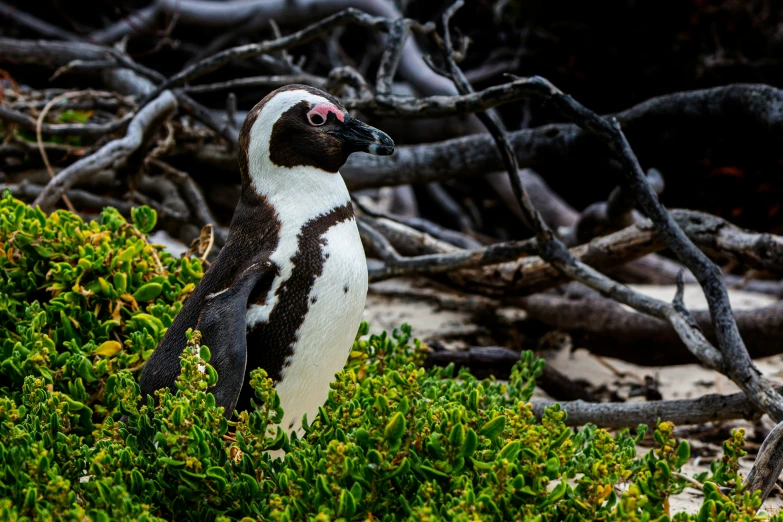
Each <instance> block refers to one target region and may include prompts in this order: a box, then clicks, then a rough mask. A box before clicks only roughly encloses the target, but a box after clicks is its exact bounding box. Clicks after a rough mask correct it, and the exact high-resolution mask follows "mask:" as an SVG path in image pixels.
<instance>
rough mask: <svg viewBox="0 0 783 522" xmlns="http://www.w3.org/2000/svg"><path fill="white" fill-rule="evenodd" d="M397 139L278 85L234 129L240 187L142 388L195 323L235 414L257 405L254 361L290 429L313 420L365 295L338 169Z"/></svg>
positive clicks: (161, 374) (221, 396)
mask: <svg viewBox="0 0 783 522" xmlns="http://www.w3.org/2000/svg"><path fill="white" fill-rule="evenodd" d="M393 150H394V143H393V142H392V140H391V139H390V138H389V137H388V136H387V135H386V134H384V133H383V132H381V131H379V130H377V129H375V128H373V127H370V126H368V125H366V124H364V123H362V122H360V121H358V120H356V119H354V118H352V117H351V116H350V115H349V114H348V113H347V112H346V111H345V109H344V108H343V106H342V105H341V104H340V103H339V102H338V101H337V100H336V99H334V98H333V97H331V96H330V95H328V94H326V93H324V92H321V91H319V90H317V89H313V88H311V87H306V86H301V85H292V86H287V87H283V88H281V89H278V90H276V91H274V92H272V93H271V94H269V95H268V96H267V97H265V98H264V99H263V100H262V101H261V102H259V103H258V105H256V106H255V107H254V108H253V110H252V111H250V113H249V114H248V116H247V118H246V120H245V123H244V125H243V126H242V130H241V132H240V136H239V151H238V154H239V165H240V171H241V174H242V194H241V197H240V200H239V204H238V205H237V208H236V211H235V214H234V218H233V220H232V222H231V228H230V231H229V234H228V238H227V240H226V244H225V246H224V247H223V250H222V251H221V252H220V255H219V256H218V258H217V259H216V260H215V262H214V263H213V264H212V266H211V267H210V268H209V269H208V270H207V271H206V273H205V274H204V277H203V279H202V280H201V282H200V283H199V284H198V286H197V287H196V289H195V290H194V292H193V294H192V295H191V296H190V297H189V298H188V299H187V300H186V301H185V303H184V306H183V308H182V310H181V311H180V313H179V314H178V315H177V317H176V319H175V320H174V322H173V324H172V325H171V327H170V328H169V329H168V331H167V332H166V335H165V336H164V338H163V340H162V341H161V343H160V345H159V346H158V347H157V349H156V350H155V351H154V352H153V354H152V356H151V357H150V359H149V361H148V362H147V364H146V365H145V368H144V371H143V373H142V376H141V383H140V384H141V389H142V393H143V394H145V395H147V394H151V393H152V392H154V391H155V390H156V389H159V388H163V387H172V386H173V384H174V381H175V379H176V378H177V376H178V375H179V373H180V364H179V356H180V354H181V352H182V350H183V349H184V346H185V343H186V339H185V332H186V331H187V329H188V328H194V329H199V330H200V331H201V333H202V342H203V344H205V345H207V346H209V348H210V350H211V352H212V360H211V364H212V365H213V366H214V367H215V369H216V370H217V373H218V383H217V385H216V386H215V388H214V389H213V390H212V391H213V393H214V395H215V398H216V402H217V404H218V405H220V406H224V407H225V408H226V415H227V416H230V415H232V414H233V412H234V410H235V409H237V410H240V411H241V410H243V409H247V408H249V407H250V399H251V397H252V389H250V387H249V385H247V383H248V381H249V374H250V371H251V370H253V369H255V368H259V367H260V368H264V369H265V370H266V372H267V373H268V374H269V376H270V377H271V378H272V379H273V380H274V381H275V383H276V389H277V391H278V394H279V395H280V399H281V403H282V407H283V409H284V412H285V413H284V418H283V422H282V426H283V427H284V428H286V429H299V428H300V427H301V419H302V415H303V414H304V413H306V414H307V417H308V419H311V420H312V419H313V418H314V416H315V414H316V413H317V411H318V407H319V406H320V405H322V404H323V402H324V401H325V400H326V398H327V395H328V391H329V383H330V382H331V381H332V379H333V377H334V374H335V373H336V372H337V371H339V370H340V369H342V367H343V365H344V364H345V361H346V359H347V357H348V353H349V350H350V348H351V344H352V341H353V338H354V336H355V335H356V331H357V329H358V326H359V323H360V321H361V316H362V311H363V309H364V302H365V298H366V295H367V264H366V260H365V257H364V251H363V249H362V245H361V240H360V239H359V232H358V230H357V227H356V221H355V219H354V215H353V208H352V206H351V201H350V196H349V194H348V190H347V188H346V186H345V183H344V182H343V179H342V177H341V176H340V174H339V172H338V169H339V168H340V167H341V166H342V165H343V164H344V163H345V161H346V159H347V158H348V156H349V155H350V154H351V153H353V152H359V151H363V152H369V153H372V154H380V155H388V154H391V153H392V152H393Z"/></svg>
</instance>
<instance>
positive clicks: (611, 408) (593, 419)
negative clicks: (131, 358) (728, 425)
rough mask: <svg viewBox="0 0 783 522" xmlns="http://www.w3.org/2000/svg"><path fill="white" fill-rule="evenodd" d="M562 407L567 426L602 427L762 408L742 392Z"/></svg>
mask: <svg viewBox="0 0 783 522" xmlns="http://www.w3.org/2000/svg"><path fill="white" fill-rule="evenodd" d="M532 404H533V413H534V414H535V415H536V417H538V418H539V419H540V418H541V416H542V415H543V413H544V410H545V409H546V408H548V407H549V406H553V405H554V404H556V403H555V402H554V401H543V400H536V401H532ZM559 404H560V407H561V409H563V410H565V411H566V412H567V413H568V416H567V418H566V420H565V423H566V424H567V425H568V426H583V425H585V424H587V423H593V424H596V425H598V426H601V427H602V428H635V427H637V426H638V425H639V424H646V425H648V426H655V425H656V424H657V423H658V421H659V420H667V421H671V422H673V423H675V424H677V425H686V424H704V423H706V422H717V421H725V420H732V419H755V418H758V417H760V416H761V412H760V411H759V410H758V409H757V408H756V407H755V405H754V404H753V403H752V402H751V401H750V400H749V399H748V398H747V396H746V395H745V394H744V393H734V394H732V395H718V394H712V395H705V396H703V397H699V398H698V399H682V400H671V401H646V402H621V403H616V402H608V403H606V402H604V403H593V402H584V401H571V402H560V403H559Z"/></svg>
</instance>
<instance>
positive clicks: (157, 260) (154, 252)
mask: <svg viewBox="0 0 783 522" xmlns="http://www.w3.org/2000/svg"><path fill="white" fill-rule="evenodd" d="M126 225H127V226H128V227H129V228H130V230H131V232H133V234H134V235H136V236H137V237H138V238H139V239H141V240H142V241H144V243H145V244H146V245H147V246H148V247H150V252H152V258H153V259H154V260H155V264H156V265H158V272H160V273H161V274H162V273H163V264H162V263H161V262H160V258H159V257H158V251H157V249H156V248H155V247H154V246H152V245H150V242H149V241H148V240H147V237H146V236H145V235H144V234H142V233H141V232H139V231H138V230H137V229H136V227H134V226H133V225H131V224H130V223H126Z"/></svg>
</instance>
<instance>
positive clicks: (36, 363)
mask: <svg viewBox="0 0 783 522" xmlns="http://www.w3.org/2000/svg"><path fill="white" fill-rule="evenodd" d="M133 217H134V223H135V226H134V225H131V224H128V223H126V222H125V220H124V219H123V218H122V217H121V216H120V215H119V214H117V212H115V211H113V210H111V209H107V210H106V211H104V213H103V214H102V216H101V220H100V222H99V223H89V224H87V223H84V222H83V221H82V220H81V219H80V218H78V217H76V216H74V215H72V214H69V213H67V212H63V211H59V212H56V213H54V214H52V215H51V216H49V217H46V216H44V215H43V214H42V213H41V212H40V211H38V210H34V209H31V208H29V207H27V206H25V205H24V204H22V203H21V202H19V201H16V200H14V199H13V198H11V197H10V196H9V195H7V194H6V195H5V196H4V197H3V198H2V200H0V245H1V246H2V252H1V253H0V254H2V255H0V303H2V304H1V305H0V345H1V346H2V352H0V520H8V519H11V520H13V519H45V520H87V519H91V520H110V519H122V520H157V519H164V520H198V521H205V520H214V519H220V520H240V519H243V520H281V521H282V520H338V519H342V520H460V521H461V520H465V521H467V520H506V519H513V520H573V521H577V520H629V521H647V520H668V519H669V516H670V515H672V514H670V513H668V500H667V499H668V497H669V496H670V495H672V494H676V493H678V492H679V491H681V490H682V489H683V487H684V486H685V482H684V481H683V480H682V479H680V478H677V477H676V476H675V475H674V474H673V472H675V471H677V470H678V469H679V468H680V467H681V466H682V465H683V464H684V463H685V462H686V461H687V460H688V459H689V457H690V451H689V447H688V444H687V443H686V442H679V443H678V442H677V441H675V440H674V437H673V436H672V426H671V424H669V423H662V424H660V425H659V426H658V428H657V429H656V430H655V439H656V441H657V443H658V448H657V449H656V450H655V451H651V452H649V453H647V454H646V455H645V456H644V457H641V458H637V456H636V449H635V448H636V442H637V441H638V439H639V438H640V437H642V436H643V435H644V432H645V430H646V428H645V427H640V429H639V430H638V431H637V434H636V435H632V434H631V433H630V432H628V431H623V432H620V433H619V434H617V435H615V436H612V435H611V434H609V433H608V432H606V431H605V430H602V429H598V428H596V427H594V426H587V427H585V428H583V429H581V430H579V431H578V432H574V431H572V430H571V429H569V428H568V427H566V426H565V424H564V423H563V420H564V419H565V413H564V412H562V411H560V410H559V408H557V407H554V408H551V409H550V410H549V411H547V412H546V414H545V415H544V418H543V419H542V420H541V421H537V420H536V419H535V417H534V416H533V414H532V413H531V409H530V406H529V404H527V402H528V400H529V398H530V396H531V394H532V391H533V388H534V386H535V378H536V377H537V376H538V375H540V372H541V368H542V365H543V363H542V361H540V360H536V359H534V358H533V356H532V354H531V353H525V354H523V357H522V360H521V361H520V363H518V364H517V365H516V366H515V368H514V370H513V373H512V376H511V378H510V380H509V382H508V383H500V382H496V381H494V380H484V381H479V380H478V379H476V378H475V377H473V376H472V375H470V374H469V373H468V372H467V371H462V372H460V373H459V374H458V375H453V374H454V369H453V367H448V368H435V369H431V370H425V369H423V368H422V367H421V363H422V361H423V358H424V353H425V350H426V346H423V345H422V344H421V343H420V342H418V341H415V340H412V338H411V332H410V328H409V327H407V326H403V327H402V328H400V329H398V330H395V331H394V332H393V334H392V335H391V336H387V335H386V334H383V335H373V336H369V337H367V330H368V329H367V325H362V328H361V330H360V332H359V335H358V336H357V341H356V342H355V344H354V346H353V350H352V352H351V354H350V358H349V360H348V363H347V365H346V367H345V369H344V370H343V371H342V372H340V373H339V374H337V376H336V377H335V380H334V383H333V385H332V391H331V394H330V397H329V400H328V401H327V403H326V404H325V405H324V406H323V407H322V408H321V410H320V412H319V414H318V415H317V416H316V418H314V419H307V420H308V421H309V423H305V426H306V433H305V434H304V436H303V437H302V438H301V439H297V438H296V437H292V438H290V439H289V437H288V436H286V434H285V433H283V431H282V430H281V429H280V428H279V427H278V426H277V425H276V421H277V420H278V419H280V418H281V413H282V412H281V409H280V401H279V399H278V398H277V395H276V393H275V391H274V388H273V384H272V382H271V381H270V380H269V379H268V378H267V377H266V375H265V373H264V372H263V370H256V371H254V372H253V373H252V381H251V383H250V384H251V385H252V386H253V388H254V390H255V394H256V397H257V401H256V402H257V406H258V407H257V409H256V410H254V411H252V412H242V413H241V414H240V416H239V418H238V419H236V421H232V422H229V421H226V420H225V418H224V416H223V412H222V409H220V408H217V407H215V400H214V397H213V396H212V394H211V393H210V386H212V385H214V383H215V382H216V379H217V377H218V376H217V375H216V374H215V372H214V370H213V369H212V367H211V366H209V364H208V363H209V358H210V352H209V349H208V348H207V347H205V346H202V345H201V344H200V335H199V334H198V332H192V333H190V334H189V336H190V337H189V341H188V346H187V347H186V348H185V350H184V352H183V357H182V374H181V376H180V379H179V380H178V382H177V386H176V388H177V392H176V394H172V393H171V392H170V391H169V390H162V391H159V392H158V394H159V397H158V398H159V401H158V405H157V406H155V405H154V403H153V401H152V400H151V399H149V400H147V401H141V403H140V399H141V397H140V395H139V387H138V384H137V383H136V378H137V377H138V374H139V370H140V368H141V367H142V365H143V364H144V362H145V360H146V358H147V357H148V356H149V354H150V353H151V350H152V349H153V348H154V347H155V346H156V344H157V342H158V341H159V339H160V337H161V335H162V334H163V333H164V331H165V329H166V327H167V326H169V325H170V324H171V320H172V318H173V317H174V316H175V314H176V313H177V311H178V310H179V308H180V306H181V303H182V301H183V300H184V299H185V298H186V297H187V295H188V294H189V293H190V292H191V291H192V289H193V287H194V285H195V284H196V283H197V282H198V280H199V278H200V276H201V274H202V268H201V264H200V263H199V262H198V261H197V260H188V259H181V260H180V259H175V258H173V257H171V256H170V255H168V254H167V253H165V252H164V251H163V250H161V248H160V247H157V246H155V245H150V244H148V243H147V241H146V238H145V234H146V232H148V231H149V230H150V229H151V228H152V227H153V226H154V223H155V215H154V212H152V211H151V210H149V209H147V208H141V209H137V210H136V211H135V212H134V216H133ZM123 415H127V416H128V424H127V425H125V424H124V423H120V422H118V420H119V418H120V417H121V416H123ZM742 445H743V434H742V433H741V432H736V433H735V434H734V436H733V438H732V439H731V440H730V441H728V442H727V443H726V445H725V452H726V456H725V458H724V459H723V460H722V461H719V462H716V463H715V464H714V465H713V469H712V473H711V474H710V476H706V474H705V476H701V477H698V478H699V479H700V480H702V481H705V486H704V491H705V494H706V498H705V502H704V504H703V507H702V509H701V511H700V512H699V513H698V514H696V515H683V514H677V515H673V518H674V519H675V520H700V521H701V520H704V521H706V520H715V521H720V520H746V521H749V520H756V518H755V517H756V515H755V510H756V509H757V508H758V507H759V501H758V494H756V495H755V496H751V495H749V494H747V492H743V491H742V488H741V486H738V484H741V480H739V479H738V476H737V469H738V467H737V459H738V458H739V456H740V455H741V452H742ZM270 450H284V451H285V458H284V459H282V460H277V459H274V458H272V456H271V455H270V453H269V451H270ZM277 453H279V451H277ZM717 485H721V486H726V487H728V488H730V493H728V494H726V493H722V492H721V491H720V490H719V489H718V487H717ZM763 518H765V516H764V515H763V514H762V515H761V518H760V519H763ZM775 520H776V521H777V522H781V519H775Z"/></svg>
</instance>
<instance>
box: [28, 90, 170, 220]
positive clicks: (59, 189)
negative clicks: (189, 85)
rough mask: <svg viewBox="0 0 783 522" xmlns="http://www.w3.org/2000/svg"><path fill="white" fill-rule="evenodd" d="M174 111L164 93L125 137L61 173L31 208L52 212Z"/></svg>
mask: <svg viewBox="0 0 783 522" xmlns="http://www.w3.org/2000/svg"><path fill="white" fill-rule="evenodd" d="M176 110H177V99H176V98H175V97H174V95H173V94H172V93H171V92H170V91H164V92H163V93H162V94H161V95H160V96H158V97H157V98H156V99H155V100H154V101H153V102H151V103H149V104H148V105H147V106H146V107H144V108H143V109H142V110H141V111H140V112H139V113H138V114H137V115H136V116H135V117H134V118H133V120H132V121H131V123H130V125H129V126H128V132H127V134H126V135H125V137H123V138H120V139H117V140H114V141H111V142H109V143H107V144H106V145H104V146H103V147H101V149H100V150H98V151H97V152H96V153H94V154H91V155H89V156H87V157H85V158H82V159H80V160H79V161H77V162H76V163H73V164H71V165H69V166H68V167H67V168H65V169H63V170H61V171H60V172H59V173H58V174H57V175H56V176H55V177H54V178H53V179H52V180H51V181H50V182H49V183H48V184H47V185H46V188H45V189H44V190H43V192H41V194H40V195H39V196H38V197H37V198H35V201H34V202H33V205H34V206H35V205H40V206H41V208H43V209H44V211H49V210H51V208H52V207H53V206H54V204H55V203H56V202H57V200H59V199H60V197H61V196H62V195H63V193H65V192H66V191H67V190H68V189H69V188H70V187H72V186H73V185H74V184H75V183H78V182H79V181H82V180H84V179H86V178H88V177H89V176H91V175H92V174H94V173H96V172H98V171H99V170H102V169H105V168H107V167H109V166H111V165H112V164H113V163H114V162H115V161H121V160H124V159H126V158H127V157H128V156H129V155H130V154H131V153H133V152H134V151H135V150H136V149H138V148H139V147H140V146H141V145H142V144H143V143H144V142H145V141H146V138H148V137H149V135H150V133H151V132H153V131H154V130H155V129H157V127H158V125H159V124H161V123H163V121H165V120H166V119H167V118H168V117H169V116H171V114H173V113H174V112H175V111H176Z"/></svg>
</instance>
